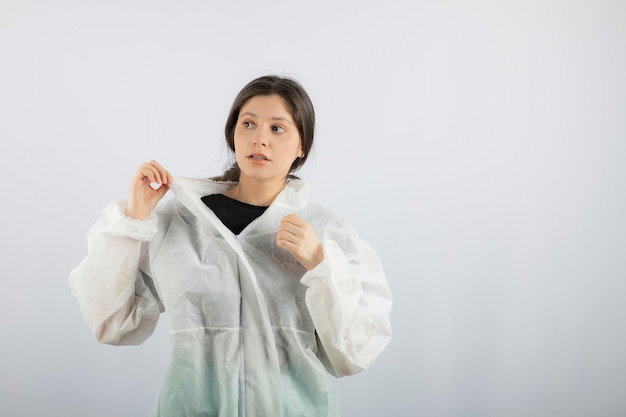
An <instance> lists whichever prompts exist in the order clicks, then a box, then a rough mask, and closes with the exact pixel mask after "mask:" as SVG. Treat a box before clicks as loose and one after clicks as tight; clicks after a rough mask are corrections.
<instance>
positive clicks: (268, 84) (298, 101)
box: [214, 75, 315, 181]
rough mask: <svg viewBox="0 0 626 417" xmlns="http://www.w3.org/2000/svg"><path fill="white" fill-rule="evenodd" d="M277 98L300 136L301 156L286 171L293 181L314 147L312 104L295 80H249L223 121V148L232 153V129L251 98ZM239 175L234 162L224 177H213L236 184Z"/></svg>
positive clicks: (233, 143) (272, 77) (233, 141)
mask: <svg viewBox="0 0 626 417" xmlns="http://www.w3.org/2000/svg"><path fill="white" fill-rule="evenodd" d="M270 95H277V96H279V97H281V98H282V99H283V100H284V102H285V106H286V107H287V111H289V113H290V114H291V117H293V120H294V122H295V124H296V127H297V128H298V133H300V145H301V146H302V157H298V158H296V160H295V161H294V162H293V164H292V165H291V168H289V174H288V177H289V178H295V176H294V175H293V174H292V173H293V172H295V171H296V170H297V169H298V168H300V167H301V166H302V165H304V162H305V161H306V159H307V157H308V156H309V151H310V150H311V147H312V146H313V135H314V131H315V110H314V109H313V103H312V102H311V99H310V98H309V95H308V94H307V93H306V91H305V90H304V88H302V86H301V85H300V84H299V83H298V82H297V81H295V80H292V79H289V78H284V77H278V76H275V75H266V76H263V77H259V78H257V79H255V80H252V81H250V82H249V83H248V84H247V85H246V86H245V87H244V88H243V89H242V90H241V91H240V92H239V94H238V95H237V97H235V101H234V102H233V105H232V107H231V109H230V114H229V115H228V119H226V127H225V129H224V133H225V134H226V145H228V149H230V150H231V152H233V153H234V152H235V127H236V126H237V120H238V119H239V112H240V111H241V108H242V107H243V106H244V105H245V104H246V103H247V102H248V100H250V99H251V98H253V97H256V96H270ZM240 173H241V171H240V169H239V166H238V165H237V161H235V162H234V163H233V165H231V166H230V167H229V168H228V169H227V170H226V171H225V172H224V175H222V176H220V177H216V178H214V179H215V180H219V181H239V174H240Z"/></svg>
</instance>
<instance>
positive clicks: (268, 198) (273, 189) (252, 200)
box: [224, 176, 285, 207]
mask: <svg viewBox="0 0 626 417" xmlns="http://www.w3.org/2000/svg"><path fill="white" fill-rule="evenodd" d="M283 188H285V180H278V181H258V180H254V179H250V178H247V177H243V176H242V177H240V178H239V182H238V183H237V185H235V186H234V187H233V188H231V189H230V190H228V191H226V192H225V193H224V195H226V196H227V197H230V198H232V199H234V200H237V201H241V202H242V203H246V204H252V205H253V206H262V207H268V206H269V205H271V204H272V202H273V201H274V199H275V198H276V196H278V194H280V192H281V191H282V190H283Z"/></svg>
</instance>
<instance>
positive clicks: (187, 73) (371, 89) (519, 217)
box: [0, 0, 626, 417]
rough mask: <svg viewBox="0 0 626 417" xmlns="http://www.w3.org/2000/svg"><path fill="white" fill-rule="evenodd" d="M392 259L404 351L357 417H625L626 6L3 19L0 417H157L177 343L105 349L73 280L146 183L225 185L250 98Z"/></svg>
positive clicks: (123, 10) (275, 9)
mask: <svg viewBox="0 0 626 417" xmlns="http://www.w3.org/2000/svg"><path fill="white" fill-rule="evenodd" d="M266 73H277V74H280V75H288V76H292V77H295V78H296V79H298V80H299V81H300V82H301V83H302V84H303V85H304V86H305V88H306V89H307V90H308V91H309V93H310V95H311V97H312V99H313V101H314V104H315V106H316V110H317V116H318V126H317V127H318V129H317V139H316V144H315V151H314V152H313V154H312V155H311V158H310V160H309V163H308V166H307V167H306V169H304V170H303V171H301V175H302V176H303V177H304V178H305V179H307V180H308V181H309V182H311V183H312V188H313V195H312V199H313V200H314V201H315V202H316V203H318V204H321V205H324V206H326V207H328V208H330V209H332V210H333V211H335V212H337V213H338V214H340V215H342V216H344V217H346V218H348V219H349V220H350V221H351V222H352V223H353V225H354V226H355V227H356V228H357V230H359V232H360V234H361V235H362V237H364V238H365V239H366V240H367V241H368V242H369V243H370V244H371V245H372V246H373V247H374V248H375V249H376V250H377V251H378V252H379V254H380V256H381V258H382V260H383V262H384V266H385V269H386V272H387V275H388V280H389V284H390V286H391V289H392V292H393V294H394V298H395V304H394V310H393V316H392V324H393V328H394V339H393V341H392V343H391V344H390V345H389V347H388V349H387V350H386V351H385V352H384V353H383V355H382V356H381V357H380V358H379V360H378V361H377V362H376V363H375V364H374V365H373V366H372V368H370V369H369V370H367V371H365V372H364V373H362V374H359V375H357V376H353V377H348V378H345V379H342V380H339V381H338V385H339V389H340V395H341V400H342V409H343V411H344V416H348V417H349V416H377V417H378V416H407V417H409V416H410V417H413V416H429V417H431V416H432V417H436V416H442V417H443V416H446V417H448V416H460V417H461V416H462V417H474V416H475V417H484V416H497V417H502V416H505V417H508V416H533V417H537V416H549V417H553V416H567V417H572V416H592V415H593V416H603V417H604V416H607V417H608V416H623V415H626V396H625V395H624V393H625V392H626V281H625V279H626V3H624V2H623V1H602V0H600V1H598V0H595V1H590V0H589V1H587V0H581V1H549V0H543V1H537V0H530V1H516V2H513V1H495V0H493V1H488V0H485V1H438V2H428V1H405V2H402V1H393V0H389V1H376V2H374V1H350V2H345V1H344V2H342V1H328V2H325V1H276V0H268V1H254V2H252V1H226V0H216V1H200V0H196V1H189V0H185V1H176V2H174V1H169V2H165V1H106V2H104V1H102V2H89V1H79V0H76V1H68V0H63V1H40V2H35V1H25V0H21V1H18V0H15V1H7V0H0V140H1V150H0V178H1V180H2V191H3V193H2V203H1V210H2V216H1V218H0V232H1V233H0V244H1V247H0V252H1V254H2V258H1V264H0V272H1V273H2V281H1V283H2V284H1V287H0V299H1V303H0V326H1V327H0V328H1V332H2V338H1V340H2V342H1V343H0V358H1V361H2V362H1V368H0V384H1V387H0V388H1V389H0V415H3V416H38V415H50V416H52V415H55V416H61V415H62V416H90V417H97V416H143V415H147V414H148V413H149V410H150V409H151V407H152V404H153V402H154V401H155V399H156V396H157V391H158V387H159V384H160V382H161V380H162V378H163V375H164V372H165V368H166V366H167V362H168V360H169V349H170V345H169V338H168V335H167V320H166V318H165V317H163V319H162V320H161V322H160V324H159V327H158V328H157V331H156V333H155V334H154V335H153V337H152V338H151V339H149V340H148V341H147V342H146V343H145V344H144V345H142V346H139V347H111V346H106V345H101V344H98V343H97V342H96V341H95V339H94V338H93V336H92V335H91V334H90V333H89V331H88V328H87V326H86V324H85V323H84V321H83V319H82V317H81V315H80V312H79V310H78V307H77V304H76V302H75V300H74V299H73V298H72V296H71V294H70V290H69V286H68V281H67V277H68V274H69V271H70V270H71V269H72V268H73V267H74V266H76V265H77V264H78V263H79V262H80V260H81V259H82V257H83V256H84V255H85V252H86V240H85V236H86V232H87V230H88V228H89V227H90V226H91V224H92V223H93V222H94V221H95V219H96V218H97V216H98V215H99V213H100V211H101V210H102V209H103V208H104V207H105V206H106V205H107V204H108V203H109V202H110V201H112V200H115V199H119V198H124V197H125V195H126V190H127V187H128V183H129V181H130V178H131V176H132V174H133V173H134V171H135V170H136V168H137V167H138V166H139V165H140V164H141V163H142V162H143V161H145V160H149V159H153V158H154V159H157V160H159V161H160V162H162V164H163V165H164V166H166V167H167V168H169V169H170V170H171V171H172V172H173V173H174V174H175V175H180V176H191V177H207V176H211V175H215V174H218V173H220V172H221V171H222V169H223V168H224V166H225V164H226V162H227V153H226V151H225V146H224V145H223V124H224V122H225V119H226V115H227V112H228V109H229V107H230V104H231V103H232V100H233V99H234V97H235V95H236V93H237V92H238V91H239V89H240V88H241V87H242V86H243V85H244V84H245V83H247V82H248V81H250V80H251V79H253V78H255V77H257V76H260V75H263V74H266Z"/></svg>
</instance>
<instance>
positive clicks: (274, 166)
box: [70, 76, 392, 417]
mask: <svg viewBox="0 0 626 417" xmlns="http://www.w3.org/2000/svg"><path fill="white" fill-rule="evenodd" d="M314 125H315V114H314V110H313V105H312V104H311V101H310V99H309V97H308V95H307V94H306V92H305V91H304V90H303V89H302V87H301V86H300V85H299V84H298V83H297V82H295V81H293V80H290V79H286V78H281V77H275V76H266V77H261V78H258V79H256V80H253V81H251V82H250V83H249V84H248V85H246V86H245V87H244V88H243V89H242V91H241V92H240V93H239V95H238V96H237V98H236V99H235V102H234V104H233V106H232V109H231V112H230V115H229V117H228V120H227V122H226V142H227V144H228V147H229V148H230V150H231V151H233V152H234V154H235V158H236V163H235V164H234V165H233V166H232V167H231V168H230V169H229V170H228V171H227V172H226V173H225V174H224V175H223V176H222V177H219V178H215V179H210V180H203V179H189V178H174V177H173V176H172V175H171V174H170V173H169V172H168V171H167V170H166V169H165V168H163V167H162V166H161V165H160V164H159V163H157V162H156V161H151V162H148V163H145V164H143V165H142V166H141V167H140V168H139V170H138V171H137V173H136V174H135V176H134V177H133V179H132V182H131V186H130V191H129V195H128V200H127V201H119V202H116V203H113V204H111V205H110V206H109V207H108V208H107V209H106V210H105V211H104V212H103V213H102V215H101V217H100V219H99V220H98V221H97V222H96V224H95V225H94V226H93V227H92V228H91V230H90V231H89V235H88V254H87V257H86V258H85V259H84V260H83V261H82V263H81V264H80V265H79V266H78V267H77V268H75V269H74V270H73V271H72V272H71V275H70V283H71V287H72V290H73V293H74V295H75V296H76V298H77V299H78V302H79V304H80V307H81V311H82V313H83V315H84V316H85V318H86V320H87V322H88V324H89V326H90V327H91V329H92V331H93V333H94V334H95V336H96V338H97V339H98V340H99V341H101V342H103V343H109V344H114V345H124V344H139V343H142V342H143V341H144V340H145V339H146V338H147V337H148V336H149V335H150V334H151V333H152V332H153V330H154V327H155V325H156V322H157V319H158V317H159V315H160V313H161V312H163V311H167V313H168V314H169V317H170V326H171V338H172V341H173V345H174V346H173V352H172V359H171V364H170V367H169V370H168V372H167V375H166V377H165V381H164V382H163V385H162V387H161V393H160V396H159V400H158V403H157V405H156V407H155V415H158V416H164V417H176V416H225V417H226V416H227V417H233V416H248V417H251V416H259V417H278V416H337V415H338V414H339V406H338V401H337V397H336V391H335V388H334V384H333V382H332V380H331V378H330V375H329V373H330V374H332V375H334V376H335V377H341V376H344V375H350V374H354V373H356V372H359V371H361V370H363V369H366V368H367V367H368V366H370V364H371V363H372V362H373V361H374V359H375V358H376V357H377V356H378V355H379V354H380V352H381V351H382V350H383V349H384V348H385V346H386V345H387V343H388V342H389V340H390V339H391V328H390V324H389V314H390V310H391V304H392V301H391V295H390V292H389V288H388V286H387V282H386V280H385V276H384V273H383V270H382V267H381V265H380V262H379V259H378V257H377V255H376V254H375V252H374V251H373V250H372V249H371V248H370V247H369V246H368V245H367V244H366V243H365V242H363V241H362V240H360V239H359V238H358V236H357V235H356V233H355V232H354V231H353V229H352V228H351V227H350V226H349V225H348V224H347V223H346V222H345V221H344V220H342V219H341V218H339V217H337V216H335V215H333V214H332V213H330V212H329V211H327V210H325V209H323V208H321V207H319V206H316V205H314V204H312V203H310V202H309V201H308V198H307V192H308V188H307V186H306V184H305V183H304V182H303V181H302V180H300V179H297V178H296V177H295V176H293V174H292V173H293V172H294V171H295V170H296V169H298V168H299V167H300V166H301V165H302V164H303V163H304V162H305V161H306V159H307V157H308V155H309V152H310V150H311V146H312V144H313V133H314ZM154 183H156V184H159V186H158V188H157V189H154V188H153V187H152V186H151V184H154ZM168 190H172V192H173V194H174V198H172V199H170V200H169V201H167V202H166V203H165V204H162V205H159V207H158V208H157V205H158V203H159V201H160V200H161V198H162V197H163V196H164V195H165V194H166V193H167V192H168Z"/></svg>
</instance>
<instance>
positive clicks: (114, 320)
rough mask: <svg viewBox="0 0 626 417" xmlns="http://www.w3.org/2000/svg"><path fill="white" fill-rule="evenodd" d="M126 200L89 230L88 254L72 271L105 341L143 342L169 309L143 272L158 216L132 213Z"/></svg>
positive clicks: (81, 302)
mask: <svg viewBox="0 0 626 417" xmlns="http://www.w3.org/2000/svg"><path fill="white" fill-rule="evenodd" d="M126 208H127V207H126V203H125V202H118V203H113V204H111V205H110V206H109V207H107V208H106V209H105V210H104V212H103V213H102V215H101V216H100V218H99V219H98V221H97V222H96V223H95V224H94V226H93V227H92V228H91V229H90V230H89V234H88V254H87V256H86V257H85V259H84V260H83V261H82V262H81V263H80V265H79V266H78V267H76V268H75V269H73V270H72V271H71V273H70V286H71V288H72V293H73V294H74V296H75V297H76V298H77V299H78V304H79V306H80V309H81V312H82V313H83V316H84V317H85V319H86V321H87V323H88V324H89V327H90V328H91V330H92V332H93V333H94V335H95V336H96V338H97V339H98V341H100V342H102V343H107V344H112V345H133V344H140V343H142V342H143V341H144V340H146V339H147V338H148V336H150V335H151V334H152V332H153V331H154V328H155V326H156V323H157V320H158V317H159V314H160V312H161V311H162V310H163V307H162V305H161V303H160V301H159V299H158V297H157V295H156V291H155V290H154V287H153V285H152V280H151V278H150V277H148V276H147V275H145V274H144V273H142V272H141V270H140V263H141V261H142V242H145V241H148V240H150V239H151V238H152V237H153V236H154V234H155V233H156V231H157V229H156V221H157V219H156V215H154V214H152V215H150V217H148V218H147V219H145V220H134V219H131V218H129V217H126V215H125V211H126Z"/></svg>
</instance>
